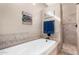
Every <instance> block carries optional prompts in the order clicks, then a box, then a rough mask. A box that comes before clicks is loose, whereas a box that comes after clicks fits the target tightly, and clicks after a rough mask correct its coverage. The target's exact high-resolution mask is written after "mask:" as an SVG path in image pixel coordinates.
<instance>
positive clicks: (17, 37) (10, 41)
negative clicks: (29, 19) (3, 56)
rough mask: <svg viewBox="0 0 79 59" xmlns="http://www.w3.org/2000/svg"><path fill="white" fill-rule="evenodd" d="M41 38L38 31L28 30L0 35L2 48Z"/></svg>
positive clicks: (0, 47) (0, 46)
mask: <svg viewBox="0 0 79 59" xmlns="http://www.w3.org/2000/svg"><path fill="white" fill-rule="evenodd" d="M39 38H40V35H39V34H38V33H35V34H29V33H27V32H24V33H14V34H5V35H0V49H3V48H7V47H11V46H14V45H18V44H21V43H24V42H28V41H32V40H35V39H39Z"/></svg>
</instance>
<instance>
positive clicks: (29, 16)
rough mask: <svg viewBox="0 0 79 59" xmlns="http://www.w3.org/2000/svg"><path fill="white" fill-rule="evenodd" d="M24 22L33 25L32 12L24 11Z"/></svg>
mask: <svg viewBox="0 0 79 59" xmlns="http://www.w3.org/2000/svg"><path fill="white" fill-rule="evenodd" d="M22 24H25V25H32V14H30V13H28V12H25V11H22Z"/></svg>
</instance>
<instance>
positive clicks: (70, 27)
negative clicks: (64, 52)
mask: <svg viewBox="0 0 79 59" xmlns="http://www.w3.org/2000/svg"><path fill="white" fill-rule="evenodd" d="M62 8H63V11H62V13H63V20H62V22H63V24H62V25H63V39H64V43H67V44H71V45H75V46H76V45H77V32H76V27H75V25H76V6H75V4H63V5H62Z"/></svg>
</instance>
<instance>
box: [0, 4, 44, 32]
mask: <svg viewBox="0 0 79 59" xmlns="http://www.w3.org/2000/svg"><path fill="white" fill-rule="evenodd" d="M42 8H43V7H42V6H40V5H36V6H35V5H32V4H31V3H27V4H20V3H18V4H0V34H10V33H21V32H29V33H41V10H42ZM22 11H26V12H29V13H31V14H32V20H33V21H32V25H23V24H22Z"/></svg>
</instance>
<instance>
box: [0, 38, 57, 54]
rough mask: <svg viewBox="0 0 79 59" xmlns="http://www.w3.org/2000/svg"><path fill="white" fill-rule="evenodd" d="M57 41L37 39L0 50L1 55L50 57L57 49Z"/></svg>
mask: <svg viewBox="0 0 79 59" xmlns="http://www.w3.org/2000/svg"><path fill="white" fill-rule="evenodd" d="M55 44H56V41H53V40H48V41H47V42H46V39H43V38H41V39H37V40H33V41H30V42H27V43H23V44H20V45H16V46H13V47H9V48H5V49H2V50H0V55H48V54H49V53H50V52H51V51H53V50H54V49H55Z"/></svg>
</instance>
